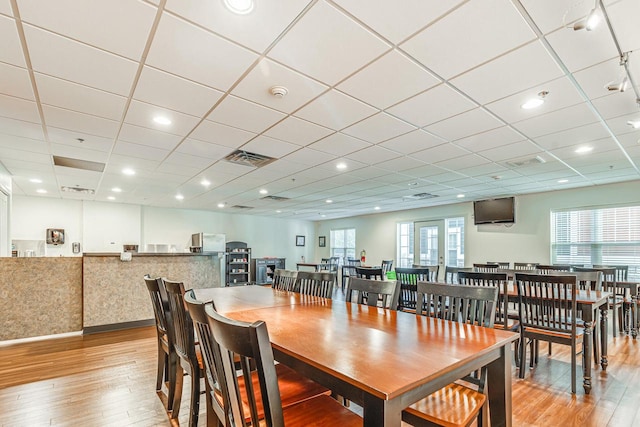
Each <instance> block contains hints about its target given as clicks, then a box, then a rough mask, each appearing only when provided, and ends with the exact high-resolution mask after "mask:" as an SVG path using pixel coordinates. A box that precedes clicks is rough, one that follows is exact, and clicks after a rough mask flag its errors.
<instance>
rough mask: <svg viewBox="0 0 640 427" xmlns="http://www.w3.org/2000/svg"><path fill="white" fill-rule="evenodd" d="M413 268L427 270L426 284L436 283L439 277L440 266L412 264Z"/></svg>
mask: <svg viewBox="0 0 640 427" xmlns="http://www.w3.org/2000/svg"><path fill="white" fill-rule="evenodd" d="M413 268H426V269H427V270H429V280H428V282H437V281H438V277H440V265H438V264H436V265H422V264H413Z"/></svg>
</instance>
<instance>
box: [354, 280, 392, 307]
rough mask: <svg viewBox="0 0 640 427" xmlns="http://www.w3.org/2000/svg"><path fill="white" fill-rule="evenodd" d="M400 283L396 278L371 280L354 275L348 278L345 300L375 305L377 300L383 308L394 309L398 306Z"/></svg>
mask: <svg viewBox="0 0 640 427" xmlns="http://www.w3.org/2000/svg"><path fill="white" fill-rule="evenodd" d="M399 291H400V283H399V282H398V281H397V280H371V279H359V278H357V277H354V278H352V279H350V280H349V287H348V288H347V293H346V296H345V301H347V302H353V301H354V298H353V297H354V293H355V302H356V303H357V304H367V305H369V306H372V307H377V306H378V302H380V301H381V302H382V307H383V308H390V309H391V310H396V309H397V307H398V293H399Z"/></svg>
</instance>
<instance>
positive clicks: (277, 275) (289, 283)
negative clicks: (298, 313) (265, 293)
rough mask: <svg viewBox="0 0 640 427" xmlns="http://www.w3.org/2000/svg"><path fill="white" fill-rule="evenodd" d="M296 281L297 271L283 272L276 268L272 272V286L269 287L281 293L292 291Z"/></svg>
mask: <svg viewBox="0 0 640 427" xmlns="http://www.w3.org/2000/svg"><path fill="white" fill-rule="evenodd" d="M297 279H298V271H297V270H283V269H280V268H278V269H276V271H274V272H273V284H272V285H271V287H272V288H273V289H279V290H281V291H294V290H295V288H296V280H297Z"/></svg>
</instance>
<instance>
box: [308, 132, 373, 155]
mask: <svg viewBox="0 0 640 427" xmlns="http://www.w3.org/2000/svg"><path fill="white" fill-rule="evenodd" d="M367 147H371V144H370V143H368V142H365V141H362V140H360V139H357V138H353V137H351V136H348V135H345V134H343V133H334V134H333V135H329V136H328V137H326V138H323V139H321V140H320V141H318V142H314V143H313V144H311V145H309V148H312V149H314V150H318V151H322V152H324V153H332V154H335V155H337V156H344V155H346V154H349V153H353V152H354V151H357V150H360V149H363V148H367Z"/></svg>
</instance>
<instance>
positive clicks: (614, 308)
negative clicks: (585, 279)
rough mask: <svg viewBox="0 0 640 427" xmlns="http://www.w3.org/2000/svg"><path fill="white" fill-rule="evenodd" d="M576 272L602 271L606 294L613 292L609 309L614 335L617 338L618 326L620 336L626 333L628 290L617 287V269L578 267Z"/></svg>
mask: <svg viewBox="0 0 640 427" xmlns="http://www.w3.org/2000/svg"><path fill="white" fill-rule="evenodd" d="M574 270H575V271H584V272H586V271H600V272H602V278H603V282H602V288H603V290H604V291H606V292H611V297H609V309H610V310H611V317H612V318H611V321H612V322H613V328H612V333H613V336H614V337H615V336H617V333H616V325H617V327H618V332H619V333H620V334H622V333H623V331H624V317H625V316H624V303H625V301H626V299H627V298H626V289H625V288H623V287H619V286H618V285H617V275H618V273H617V271H616V268H615V267H600V268H596V267H591V268H590V267H576V268H575V269H574Z"/></svg>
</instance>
